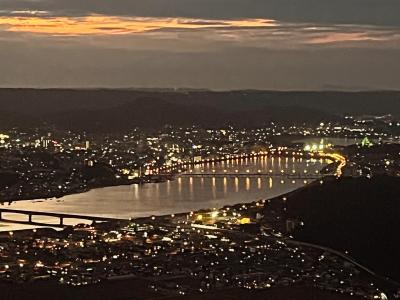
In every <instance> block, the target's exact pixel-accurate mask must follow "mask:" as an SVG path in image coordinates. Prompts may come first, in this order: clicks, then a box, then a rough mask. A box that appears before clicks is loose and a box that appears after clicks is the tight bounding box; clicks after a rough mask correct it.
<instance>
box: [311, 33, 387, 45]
mask: <svg viewBox="0 0 400 300" xmlns="http://www.w3.org/2000/svg"><path fill="white" fill-rule="evenodd" d="M371 40H380V39H378V38H376V37H371V36H369V35H368V34H366V33H364V32H349V33H343V32H334V33H328V34H325V35H323V36H319V37H314V38H311V39H310V40H309V41H308V43H309V44H332V43H341V42H362V41H371Z"/></svg>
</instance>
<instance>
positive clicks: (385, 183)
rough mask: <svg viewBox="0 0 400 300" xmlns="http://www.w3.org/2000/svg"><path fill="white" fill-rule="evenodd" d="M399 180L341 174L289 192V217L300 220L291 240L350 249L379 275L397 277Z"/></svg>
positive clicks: (399, 268) (399, 277) (399, 270)
mask: <svg viewBox="0 0 400 300" xmlns="http://www.w3.org/2000/svg"><path fill="white" fill-rule="evenodd" d="M399 195H400V178H396V177H387V176H380V177H373V178H372V179H367V178H342V179H339V180H332V181H328V182H326V183H324V184H323V185H319V184H315V185H311V186H309V187H307V188H304V189H301V190H298V191H296V192H294V193H293V194H292V195H291V196H290V197H289V198H288V202H287V211H288V214H289V217H292V218H299V219H301V220H302V221H303V222H304V224H305V225H304V227H301V228H300V229H299V230H298V231H297V232H296V233H295V238H296V239H298V240H303V241H307V242H311V243H314V244H319V245H323V246H327V247H330V248H333V249H336V250H339V251H342V252H344V251H346V250H347V251H349V253H350V255H351V256H352V257H354V258H355V259H356V260H357V261H359V262H360V263H361V264H364V265H365V266H367V267H369V268H370V269H372V270H374V271H375V272H377V273H378V274H381V275H385V276H389V277H391V278H393V279H395V280H397V281H399V280H400V232H399V231H400V200H399Z"/></svg>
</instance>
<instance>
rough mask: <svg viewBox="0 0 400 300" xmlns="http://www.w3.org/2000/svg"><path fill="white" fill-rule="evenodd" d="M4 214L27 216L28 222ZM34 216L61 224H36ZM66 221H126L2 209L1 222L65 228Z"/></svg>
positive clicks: (0, 210)
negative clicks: (48, 218)
mask: <svg viewBox="0 0 400 300" xmlns="http://www.w3.org/2000/svg"><path fill="white" fill-rule="evenodd" d="M3 214H17V215H25V216H28V220H26V221H24V220H13V219H9V218H7V219H6V218H4V215H3ZM33 216H45V217H53V218H58V219H59V223H57V224H54V223H44V222H35V221H33V220H32V217H33ZM65 219H77V220H88V221H93V222H110V221H126V219H118V218H108V217H98V216H87V215H75V214H65V213H52V212H41V211H28V210H19V209H8V208H0V222H6V223H16V224H25V225H35V226H51V227H65V225H64V220H65Z"/></svg>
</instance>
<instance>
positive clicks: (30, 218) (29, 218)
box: [28, 214, 32, 223]
mask: <svg viewBox="0 0 400 300" xmlns="http://www.w3.org/2000/svg"><path fill="white" fill-rule="evenodd" d="M28 222H29V223H32V214H29V215H28Z"/></svg>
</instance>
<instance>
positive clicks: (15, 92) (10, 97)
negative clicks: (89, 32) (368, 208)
mask: <svg viewBox="0 0 400 300" xmlns="http://www.w3.org/2000/svg"><path fill="white" fill-rule="evenodd" d="M0 103H1V108H0V109H1V112H2V115H3V116H6V117H4V118H0V128H4V127H7V126H11V125H14V124H17V125H20V126H32V124H38V125H40V124H42V123H43V122H47V123H48V124H50V125H53V124H54V125H56V126H59V127H65V128H68V129H69V128H75V129H87V130H97V131H104V130H111V131H113V130H128V129H130V128H131V127H133V126H144V127H157V126H160V125H165V124H172V125H182V126H185V125H192V124H203V125H208V126H221V125H224V124H233V125H240V126H259V125H261V124H264V123H265V122H267V121H270V120H274V121H276V120H279V121H281V122H287V123H303V122H319V121H321V120H328V119H330V120H332V119H336V118H339V117H340V116H342V115H344V114H347V113H351V114H387V113H392V114H395V115H398V116H400V92H273V91H228V92H212V91H203V90H177V91H174V90H129V89H121V90H111V89H86V90H85V89H81V90H73V89H47V90H46V89H0ZM21 116H23V117H21Z"/></svg>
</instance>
